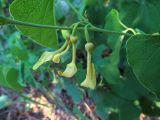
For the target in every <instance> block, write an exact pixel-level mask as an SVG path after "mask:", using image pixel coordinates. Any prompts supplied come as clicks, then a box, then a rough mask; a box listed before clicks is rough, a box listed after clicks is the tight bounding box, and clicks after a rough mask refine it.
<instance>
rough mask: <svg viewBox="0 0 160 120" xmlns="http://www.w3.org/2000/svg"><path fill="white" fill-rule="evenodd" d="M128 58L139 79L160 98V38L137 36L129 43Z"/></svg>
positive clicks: (127, 45) (127, 46) (127, 44)
mask: <svg viewBox="0 0 160 120" xmlns="http://www.w3.org/2000/svg"><path fill="white" fill-rule="evenodd" d="M126 48H127V58H128V62H129V64H130V66H131V68H132V69H133V72H134V74H135V75H136V77H137V79H138V80H139V81H140V83H142V84H143V85H144V86H145V87H146V88H147V89H149V90H150V91H152V92H153V93H155V94H156V95H157V96H158V97H160V89H159V84H160V81H159V78H160V74H159V71H160V54H159V53H160V36H159V35H157V36H156V35H155V36H154V35H150V36H144V35H135V36H133V37H131V38H130V39H129V40H128V41H127V43H126Z"/></svg>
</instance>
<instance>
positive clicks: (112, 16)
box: [99, 10, 126, 84]
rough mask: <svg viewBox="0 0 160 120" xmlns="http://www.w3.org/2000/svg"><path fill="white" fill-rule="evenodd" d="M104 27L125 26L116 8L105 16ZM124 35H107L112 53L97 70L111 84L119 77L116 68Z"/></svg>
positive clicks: (120, 27) (121, 28) (115, 27)
mask: <svg viewBox="0 0 160 120" xmlns="http://www.w3.org/2000/svg"><path fill="white" fill-rule="evenodd" d="M105 28H106V29H109V30H115V31H123V30H124V28H126V27H125V26H124V25H123V24H122V23H121V21H120V20H119V15H118V12H117V11H116V10H112V11H111V12H110V13H109V14H108V16H107V18H106V25H105ZM123 37H124V36H117V35H111V36H109V37H108V41H107V42H108V44H109V47H110V48H111V49H112V51H113V52H112V53H111V55H110V56H109V57H106V58H105V60H104V64H102V65H100V66H99V72H100V73H101V74H102V75H103V77H104V78H105V79H106V80H107V82H109V83H111V84H117V83H118V82H119V78H120V72H119V69H118V64H119V59H120V50H121V45H122V40H123Z"/></svg>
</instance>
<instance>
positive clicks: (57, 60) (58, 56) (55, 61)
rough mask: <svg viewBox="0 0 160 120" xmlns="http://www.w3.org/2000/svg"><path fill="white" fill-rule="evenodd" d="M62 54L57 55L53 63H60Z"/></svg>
mask: <svg viewBox="0 0 160 120" xmlns="http://www.w3.org/2000/svg"><path fill="white" fill-rule="evenodd" d="M60 56H61V55H60V54H57V55H55V56H54V57H53V59H52V61H53V62H54V63H59V62H60Z"/></svg>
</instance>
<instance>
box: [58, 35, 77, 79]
mask: <svg viewBox="0 0 160 120" xmlns="http://www.w3.org/2000/svg"><path fill="white" fill-rule="evenodd" d="M70 40H71V43H72V61H71V63H69V64H67V67H66V69H65V70H64V72H62V73H60V75H61V76H63V77H67V78H70V77H73V75H75V74H76V72H77V67H76V42H77V36H71V37H70Z"/></svg>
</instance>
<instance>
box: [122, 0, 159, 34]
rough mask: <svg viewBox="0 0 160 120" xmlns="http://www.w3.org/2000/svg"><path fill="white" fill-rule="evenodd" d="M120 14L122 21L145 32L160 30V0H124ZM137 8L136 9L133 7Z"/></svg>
mask: <svg viewBox="0 0 160 120" xmlns="http://www.w3.org/2000/svg"><path fill="white" fill-rule="evenodd" d="M122 1H123V2H122V3H121V4H120V16H121V19H122V21H123V22H124V23H125V24H126V25H128V26H130V27H137V28H140V29H141V30H143V31H145V32H151V33H153V32H157V31H160V22H159V19H160V14H159V13H160V6H159V5H160V1H159V0H122ZM133 8H136V9H133Z"/></svg>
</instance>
